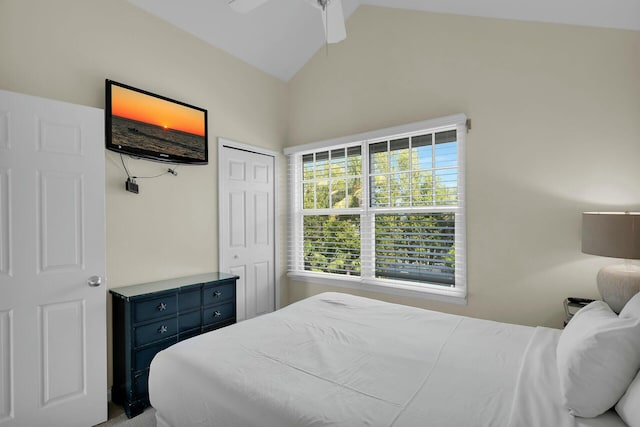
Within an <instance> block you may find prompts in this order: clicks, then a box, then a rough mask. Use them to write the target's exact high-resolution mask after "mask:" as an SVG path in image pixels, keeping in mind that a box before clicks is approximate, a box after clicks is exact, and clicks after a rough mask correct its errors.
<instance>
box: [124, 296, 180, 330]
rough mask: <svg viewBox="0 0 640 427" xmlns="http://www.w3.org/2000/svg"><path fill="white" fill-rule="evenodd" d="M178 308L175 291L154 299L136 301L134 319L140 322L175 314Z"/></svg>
mask: <svg viewBox="0 0 640 427" xmlns="http://www.w3.org/2000/svg"><path fill="white" fill-rule="evenodd" d="M177 309H178V307H177V296H176V293H175V292H174V293H171V294H168V295H165V296H161V297H157V298H153V299H147V300H144V301H136V302H134V304H133V321H134V322H135V323H139V322H144V321H145V320H153V319H158V318H160V317H164V316H170V315H172V314H175V313H176V312H177Z"/></svg>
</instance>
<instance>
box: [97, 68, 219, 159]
mask: <svg viewBox="0 0 640 427" xmlns="http://www.w3.org/2000/svg"><path fill="white" fill-rule="evenodd" d="M105 89H106V107H105V133H106V135H105V136H106V148H107V149H108V150H112V151H116V152H118V153H123V154H128V155H130V156H133V157H140V158H144V159H150V160H156V161H161V162H169V163H188V164H207V163H208V161H209V150H208V136H207V110H205V109H203V108H199V107H194V106H193V105H189V104H186V103H184V102H180V101H176V100H174V99H170V98H167V97H165V96H161V95H156V94H154V93H151V92H147V91H145V90H142V89H137V88H134V87H131V86H127V85H125V84H122V83H117V82H114V81H112V80H108V79H107V80H106V82H105Z"/></svg>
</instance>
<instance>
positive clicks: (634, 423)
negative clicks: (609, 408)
mask: <svg viewBox="0 0 640 427" xmlns="http://www.w3.org/2000/svg"><path fill="white" fill-rule="evenodd" d="M616 412H617V413H618V415H620V418H622V420H623V421H624V422H625V423H627V424H628V425H629V427H640V372H639V373H638V375H636V379H635V380H633V382H632V383H631V385H630V386H629V388H628V389H627V392H626V393H625V394H624V396H622V399H620V401H619V402H618V404H617V405H616Z"/></svg>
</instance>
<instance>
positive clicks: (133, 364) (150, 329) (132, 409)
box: [110, 273, 238, 418]
mask: <svg viewBox="0 0 640 427" xmlns="http://www.w3.org/2000/svg"><path fill="white" fill-rule="evenodd" d="M237 279H238V276H232V275H230V274H225V273H209V274H200V275H197V276H189V277H180V278H176V279H169V280H161V281H158V282H150V283H143V284H140V285H133V286H126V287H122V288H114V289H111V290H110V292H111V295H112V309H113V389H112V392H111V399H112V400H113V402H114V403H117V404H120V405H122V406H123V407H124V411H125V413H126V414H127V416H128V417H129V418H131V417H134V416H136V415H138V414H140V413H141V412H142V411H144V409H145V408H146V407H147V406H149V393H148V380H149V365H150V364H151V360H152V359H153V356H155V354H156V353H157V352H159V351H160V350H164V349H165V348H167V347H169V346H170V345H172V344H175V343H177V342H178V341H182V340H185V339H187V338H190V337H193V336H196V335H199V334H201V333H203V332H207V331H211V330H214V329H218V328H221V327H223V326H227V325H230V324H232V323H235V322H236V280H237Z"/></svg>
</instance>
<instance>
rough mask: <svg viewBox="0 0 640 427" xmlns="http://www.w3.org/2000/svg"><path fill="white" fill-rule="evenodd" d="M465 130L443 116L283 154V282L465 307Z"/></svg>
mask: <svg viewBox="0 0 640 427" xmlns="http://www.w3.org/2000/svg"><path fill="white" fill-rule="evenodd" d="M465 122H466V117H465V116H463V115H457V116H450V117H446V118H442V119H436V120H431V121H425V122H420V123H413V124H410V125H406V126H402V127H397V128H391V129H385V130H380V131H376V132H372V133H369V134H366V135H356V136H352V137H344V138H340V139H339V140H333V141H327V142H322V143H315V144H310V145H306V146H301V147H295V148H290V149H287V150H286V151H285V152H286V154H288V155H289V179H290V190H291V203H290V219H291V221H290V230H289V231H290V235H289V244H290V252H289V274H290V275H292V276H294V277H295V278H307V279H309V278H315V279H316V280H317V279H321V280H324V281H325V283H328V284H337V285H340V286H348V287H361V288H366V289H374V290H382V291H384V292H391V293H405V294H406V293H411V294H415V293H418V294H423V295H427V296H432V297H435V298H440V299H445V300H451V301H456V302H460V300H464V299H465V298H466V269H465V241H464V161H463V160H464V137H465V133H466V127H465Z"/></svg>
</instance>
